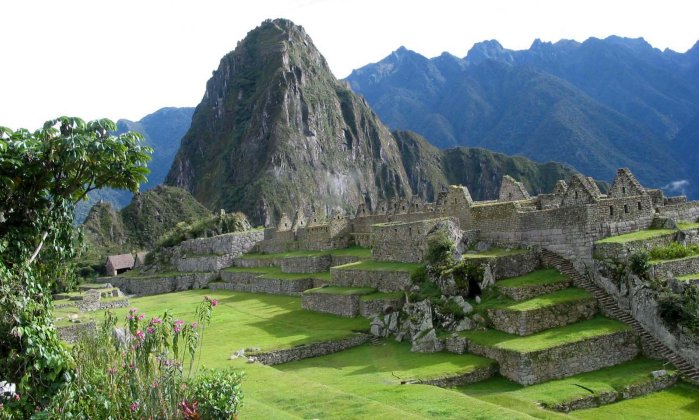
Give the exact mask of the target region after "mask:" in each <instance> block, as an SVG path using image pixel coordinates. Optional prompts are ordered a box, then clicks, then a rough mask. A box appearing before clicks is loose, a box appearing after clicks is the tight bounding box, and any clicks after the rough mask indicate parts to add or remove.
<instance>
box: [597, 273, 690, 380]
mask: <svg viewBox="0 0 699 420" xmlns="http://www.w3.org/2000/svg"><path fill="white" fill-rule="evenodd" d="M592 272H593V273H594V277H593V279H594V282H595V283H596V284H597V285H598V286H600V287H601V288H603V289H604V290H606V291H607V293H609V294H610V295H611V296H612V297H614V299H615V300H616V301H617V303H618V305H619V307H620V308H621V309H623V310H625V311H628V312H629V313H630V314H631V315H632V316H633V317H634V319H636V321H638V322H639V323H640V324H641V325H642V326H643V328H644V329H645V330H646V331H648V333H650V334H651V335H652V336H653V337H655V338H656V339H657V340H659V341H660V342H662V343H663V344H665V346H667V347H668V348H670V350H672V351H674V352H675V353H677V354H679V355H680V356H681V357H682V358H683V359H685V360H686V361H687V362H689V363H691V364H692V365H693V366H694V367H696V368H699V337H696V336H694V335H692V334H691V333H689V332H688V331H685V330H684V329H682V328H679V327H677V326H674V325H672V326H668V325H666V324H665V322H664V321H663V319H662V318H661V317H660V314H659V312H658V296H657V292H655V291H653V290H651V289H649V288H648V287H647V286H646V285H645V283H644V282H642V281H640V280H639V279H638V278H637V277H636V276H629V277H628V278H627V279H626V280H625V281H624V282H622V283H621V284H616V283H615V282H613V281H612V280H611V279H608V278H606V277H603V276H602V275H600V274H599V273H600V264H599V263H598V262H595V265H594V266H593V270H592Z"/></svg>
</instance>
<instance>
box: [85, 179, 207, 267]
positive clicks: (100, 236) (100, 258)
mask: <svg viewBox="0 0 699 420" xmlns="http://www.w3.org/2000/svg"><path fill="white" fill-rule="evenodd" d="M213 218H215V217H214V216H212V214H211V212H210V211H209V210H207V209H206V208H205V207H204V206H202V205H201V204H199V202H197V201H196V200H195V199H194V197H192V196H191V194H189V193H188V192H187V191H185V190H183V189H181V188H176V187H168V186H159V187H156V188H154V189H152V190H149V191H146V192H145V193H142V194H138V195H136V196H134V199H133V201H132V202H131V204H129V205H128V206H127V207H125V208H124V209H122V210H120V211H116V210H115V209H114V207H112V205H111V204H110V203H106V202H99V203H97V204H95V205H94V206H93V207H92V209H90V213H89V214H88V216H87V218H86V219H85V222H84V223H83V225H82V229H83V230H84V232H85V242H86V245H87V246H86V249H85V252H84V253H83V254H82V255H81V256H80V258H79V259H78V261H77V264H78V266H79V267H80V274H81V275H82V276H83V277H94V276H96V275H98V274H101V273H103V270H104V263H105V260H106V258H107V256H109V255H115V254H124V253H129V252H135V251H143V250H150V249H152V248H153V247H154V246H155V244H156V240H157V239H158V238H159V237H160V236H162V235H164V234H165V233H166V232H167V231H169V230H170V229H173V228H174V227H175V226H176V225H177V224H178V223H181V222H183V223H191V224H195V222H196V221H200V220H210V219H213ZM151 235H154V236H151Z"/></svg>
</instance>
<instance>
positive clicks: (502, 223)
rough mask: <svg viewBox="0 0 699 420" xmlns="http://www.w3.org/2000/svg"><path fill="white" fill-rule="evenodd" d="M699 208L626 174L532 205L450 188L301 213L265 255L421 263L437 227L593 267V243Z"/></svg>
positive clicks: (575, 185) (270, 235)
mask: <svg viewBox="0 0 699 420" xmlns="http://www.w3.org/2000/svg"><path fill="white" fill-rule="evenodd" d="M698 217H699V203H698V202H687V198H686V197H684V196H679V197H669V198H668V197H665V196H664V194H663V192H662V191H661V190H659V189H648V188H644V187H643V186H642V185H641V184H640V183H639V182H638V180H637V179H636V177H635V176H634V175H633V173H631V171H630V170H629V169H627V168H622V169H619V170H618V171H617V175H616V178H615V180H614V182H613V183H612V185H611V187H610V188H609V191H608V193H607V194H606V195H605V194H602V193H601V191H600V189H599V188H598V186H597V184H596V183H595V182H594V180H593V179H592V178H590V177H584V176H582V175H580V174H575V175H573V177H572V178H571V179H570V180H569V182H566V181H563V180H560V181H558V182H557V183H556V186H555V188H554V191H553V192H552V193H551V194H540V195H538V196H534V197H531V196H530V194H529V193H528V192H527V190H526V188H525V187H524V185H523V184H522V183H521V182H518V181H516V180H515V179H514V178H512V177H510V176H505V177H503V180H502V184H501V187H500V192H499V196H498V199H497V200H490V201H474V200H473V199H472V197H471V194H470V193H469V191H468V188H466V187H464V186H450V187H449V188H448V189H446V190H445V191H442V192H440V193H439V194H438V195H437V198H436V200H435V202H432V203H427V202H424V201H422V200H420V199H419V198H418V197H411V198H407V197H398V198H395V199H389V200H381V201H379V202H378V203H376V205H374V206H372V205H371V203H361V204H359V206H358V207H357V210H356V212H355V214H354V215H352V216H349V217H348V216H344V215H340V214H338V213H336V214H333V215H332V216H330V217H326V216H325V215H323V214H321V213H314V214H311V215H310V216H309V217H308V219H307V218H306V215H305V214H304V212H303V211H302V210H297V211H296V212H295V217H294V220H293V221H292V220H291V219H290V218H289V217H288V216H287V215H286V214H283V215H282V217H281V218H280V222H279V224H278V226H277V227H275V228H268V229H266V230H265V233H264V240H263V241H262V242H261V243H260V244H258V249H259V250H260V251H262V252H269V253H273V252H284V251H291V250H297V249H307V250H328V249H335V248H342V247H346V246H348V245H350V244H354V245H359V246H364V247H372V248H373V250H374V254H375V256H376V258H377V259H379V260H386V261H405V262H414V261H418V260H420V259H421V258H422V256H423V255H424V250H425V249H426V237H427V235H428V234H429V232H430V230H431V229H432V228H433V227H434V225H435V224H436V223H438V222H439V221H442V222H443V221H447V220H448V221H449V223H452V224H454V225H455V226H456V227H457V228H458V229H460V230H461V231H462V232H464V233H465V234H466V236H469V233H470V234H471V235H470V236H474V237H478V238H480V240H482V241H487V242H490V243H497V244H501V245H503V246H508V245H513V246H522V245H524V246H538V247H542V248H547V249H549V250H551V251H553V252H556V253H558V254H560V255H562V256H564V257H566V258H578V259H582V260H583V261H590V260H591V259H592V254H591V248H592V244H593V243H594V241H596V240H598V239H601V238H603V237H607V236H611V235H619V234H623V233H628V232H633V231H638V230H643V229H647V228H648V227H650V226H651V224H652V223H653V220H654V219H657V218H670V219H673V220H696V219H697V218H698Z"/></svg>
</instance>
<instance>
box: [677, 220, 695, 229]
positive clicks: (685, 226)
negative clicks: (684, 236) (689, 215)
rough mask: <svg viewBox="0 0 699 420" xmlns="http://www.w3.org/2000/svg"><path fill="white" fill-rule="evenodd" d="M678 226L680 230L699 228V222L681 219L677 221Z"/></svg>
mask: <svg viewBox="0 0 699 420" xmlns="http://www.w3.org/2000/svg"><path fill="white" fill-rule="evenodd" d="M677 228H678V229H680V230H689V229H697V228H699V222H687V221H680V222H677Z"/></svg>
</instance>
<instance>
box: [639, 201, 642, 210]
mask: <svg viewBox="0 0 699 420" xmlns="http://www.w3.org/2000/svg"><path fill="white" fill-rule="evenodd" d="M638 209H639V210H643V206H642V205H641V202H640V201H639V202H638Z"/></svg>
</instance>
